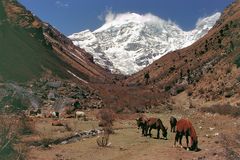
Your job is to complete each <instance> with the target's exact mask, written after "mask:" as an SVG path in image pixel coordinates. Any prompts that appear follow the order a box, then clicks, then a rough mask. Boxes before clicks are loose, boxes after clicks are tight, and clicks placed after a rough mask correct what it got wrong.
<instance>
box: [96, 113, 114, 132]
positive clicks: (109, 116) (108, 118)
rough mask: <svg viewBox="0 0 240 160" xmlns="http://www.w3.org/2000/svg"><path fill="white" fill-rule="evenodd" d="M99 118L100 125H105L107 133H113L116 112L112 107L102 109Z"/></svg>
mask: <svg viewBox="0 0 240 160" xmlns="http://www.w3.org/2000/svg"><path fill="white" fill-rule="evenodd" d="M97 119H99V120H100V122H99V126H100V127H103V129H104V132H105V133H109V134H111V133H113V130H112V126H113V121H114V120H115V113H114V112H113V111H112V110H110V109H101V110H100V111H99V112H98V114H97Z"/></svg>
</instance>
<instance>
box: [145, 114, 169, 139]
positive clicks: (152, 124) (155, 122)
mask: <svg viewBox="0 0 240 160" xmlns="http://www.w3.org/2000/svg"><path fill="white" fill-rule="evenodd" d="M148 129H149V135H150V137H151V136H152V134H151V130H152V129H157V139H159V138H160V135H159V133H160V129H161V130H162V136H163V137H164V138H165V139H167V128H165V127H164V125H163V123H162V121H161V119H159V118H149V119H148V121H147V128H146V131H148Z"/></svg>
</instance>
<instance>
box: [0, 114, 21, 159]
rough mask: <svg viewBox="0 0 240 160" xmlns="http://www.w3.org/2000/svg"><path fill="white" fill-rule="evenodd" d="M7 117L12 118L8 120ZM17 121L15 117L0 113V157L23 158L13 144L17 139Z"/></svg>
mask: <svg viewBox="0 0 240 160" xmlns="http://www.w3.org/2000/svg"><path fill="white" fill-rule="evenodd" d="M9 118H12V119H13V120H11V121H9ZM18 127H19V125H18V121H17V120H16V117H6V116H3V115H0V159H1V160H15V159H19V160H21V159H24V154H23V153H22V151H21V150H17V149H16V148H15V147H14V145H15V144H16V142H17V139H18Z"/></svg>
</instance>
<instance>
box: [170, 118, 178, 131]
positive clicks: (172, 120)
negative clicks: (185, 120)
mask: <svg viewBox="0 0 240 160" xmlns="http://www.w3.org/2000/svg"><path fill="white" fill-rule="evenodd" d="M170 125H171V132H175V131H176V125H177V119H176V118H175V117H173V116H171V117H170Z"/></svg>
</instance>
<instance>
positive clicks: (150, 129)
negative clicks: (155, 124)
mask: <svg viewBox="0 0 240 160" xmlns="http://www.w3.org/2000/svg"><path fill="white" fill-rule="evenodd" d="M151 131H152V127H150V128H149V136H150V137H152V133H151Z"/></svg>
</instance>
